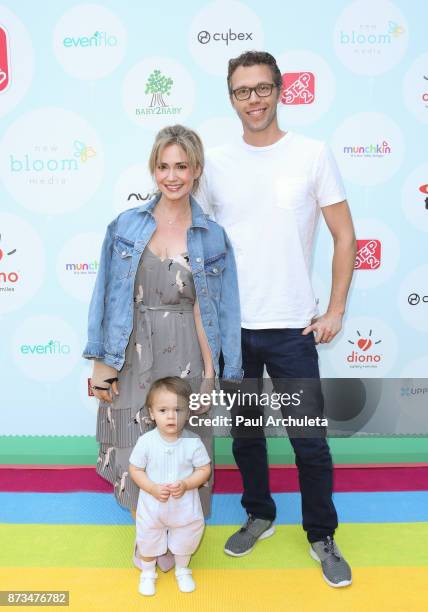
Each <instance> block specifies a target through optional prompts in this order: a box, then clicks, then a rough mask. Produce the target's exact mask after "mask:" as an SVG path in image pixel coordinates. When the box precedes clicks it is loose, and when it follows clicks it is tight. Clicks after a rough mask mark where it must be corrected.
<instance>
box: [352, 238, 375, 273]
mask: <svg viewBox="0 0 428 612" xmlns="http://www.w3.org/2000/svg"><path fill="white" fill-rule="evenodd" d="M380 262H381V242H380V240H374V239H370V240H367V239H366V240H357V256H356V258H355V265H354V270H377V269H378V268H380Z"/></svg>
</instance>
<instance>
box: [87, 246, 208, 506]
mask: <svg viewBox="0 0 428 612" xmlns="http://www.w3.org/2000/svg"><path fill="white" fill-rule="evenodd" d="M195 298H196V291H195V286H194V283H193V276H192V272H191V269H190V265H189V257H188V255H187V253H183V254H181V255H176V256H174V257H172V258H167V259H163V260H162V259H161V258H160V257H158V256H157V255H155V254H154V253H152V252H151V251H150V250H149V248H147V247H146V248H145V249H144V252H143V254H142V256H141V260H140V265H139V268H138V271H137V274H136V277H135V285H134V318H133V321H134V323H133V329H132V333H131V336H130V338H129V342H128V346H127V348H126V352H125V363H124V365H123V367H122V369H121V371H120V372H119V373H118V378H119V382H118V385H119V396H116V397H115V398H114V400H113V402H112V403H111V404H109V403H107V402H104V401H100V403H99V410H98V418H97V441H98V442H99V455H98V460H97V472H98V474H99V475H100V476H102V477H103V478H105V479H106V480H108V481H109V482H111V483H112V484H113V485H114V494H115V497H116V499H117V501H118V502H119V504H120V505H121V506H123V507H125V508H129V509H133V510H135V509H136V507H137V501H138V493H139V489H138V487H137V486H136V485H135V483H134V482H133V481H132V480H131V478H130V476H129V474H128V465H129V457H130V454H131V451H132V449H133V448H134V446H135V443H136V442H137V439H138V437H139V436H140V435H141V434H143V433H144V432H145V431H147V430H148V429H150V428H151V427H152V424H151V421H150V419H149V418H148V413H147V411H146V408H145V399H146V395H147V392H148V390H149V387H150V385H151V383H152V382H153V381H154V380H157V379H158V378H162V377H164V376H180V377H183V378H187V379H188V382H189V383H190V385H191V387H192V390H193V391H194V392H197V391H198V390H199V386H200V383H201V376H202V371H203V361H202V355H201V350H200V346H199V341H198V337H197V333H196V326H195V320H194V316H193V306H194V303H195ZM187 427H188V429H192V428H191V427H189V426H187ZM195 431H196V433H198V434H199V435H201V432H200V431H199V432H198V431H197V430H195ZM201 437H202V435H201ZM203 442H204V444H205V446H206V447H207V451H208V454H209V455H210V457H212V440H211V439H209V438H207V437H204V438H203ZM199 492H200V497H201V502H202V507H203V510H204V514H205V516H208V515H209V513H210V508H211V495H210V492H211V480H210V482H209V483H208V486H207V487H201V489H200V491H199Z"/></svg>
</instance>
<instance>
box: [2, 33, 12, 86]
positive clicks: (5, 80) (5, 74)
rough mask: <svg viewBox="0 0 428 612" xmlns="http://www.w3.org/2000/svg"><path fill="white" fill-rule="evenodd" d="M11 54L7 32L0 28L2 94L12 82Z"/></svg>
mask: <svg viewBox="0 0 428 612" xmlns="http://www.w3.org/2000/svg"><path fill="white" fill-rule="evenodd" d="M9 71H10V64H9V53H8V48H7V34H6V30H5V29H4V28H3V27H2V26H0V93H1V92H2V91H5V90H6V89H7V87H8V85H9V80H10V72H9Z"/></svg>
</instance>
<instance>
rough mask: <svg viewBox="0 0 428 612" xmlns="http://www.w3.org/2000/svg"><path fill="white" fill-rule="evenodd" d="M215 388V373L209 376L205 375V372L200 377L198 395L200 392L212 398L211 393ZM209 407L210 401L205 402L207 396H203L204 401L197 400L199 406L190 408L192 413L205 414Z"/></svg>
mask: <svg viewBox="0 0 428 612" xmlns="http://www.w3.org/2000/svg"><path fill="white" fill-rule="evenodd" d="M214 390H215V373H213V374H212V375H211V376H209V377H206V376H205V374H204V375H203V377H202V382H201V386H200V387H199V396H201V395H202V394H204V395H209V396H210V398H212V393H213V391H214ZM210 408H211V401H210V402H207V397H204V403H203V404H202V403H201V402H199V408H197V409H196V410H192V414H196V415H199V414H205V413H206V412H208V410H209V409H210Z"/></svg>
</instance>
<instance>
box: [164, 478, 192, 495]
mask: <svg viewBox="0 0 428 612" xmlns="http://www.w3.org/2000/svg"><path fill="white" fill-rule="evenodd" d="M168 488H169V492H170V493H171V495H172V497H174V498H175V499H179V498H180V497H183V495H184V494H185V492H186V491H187V486H186V483H185V482H184V480H177V482H174V483H173V484H170V485H169V486H168Z"/></svg>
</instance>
